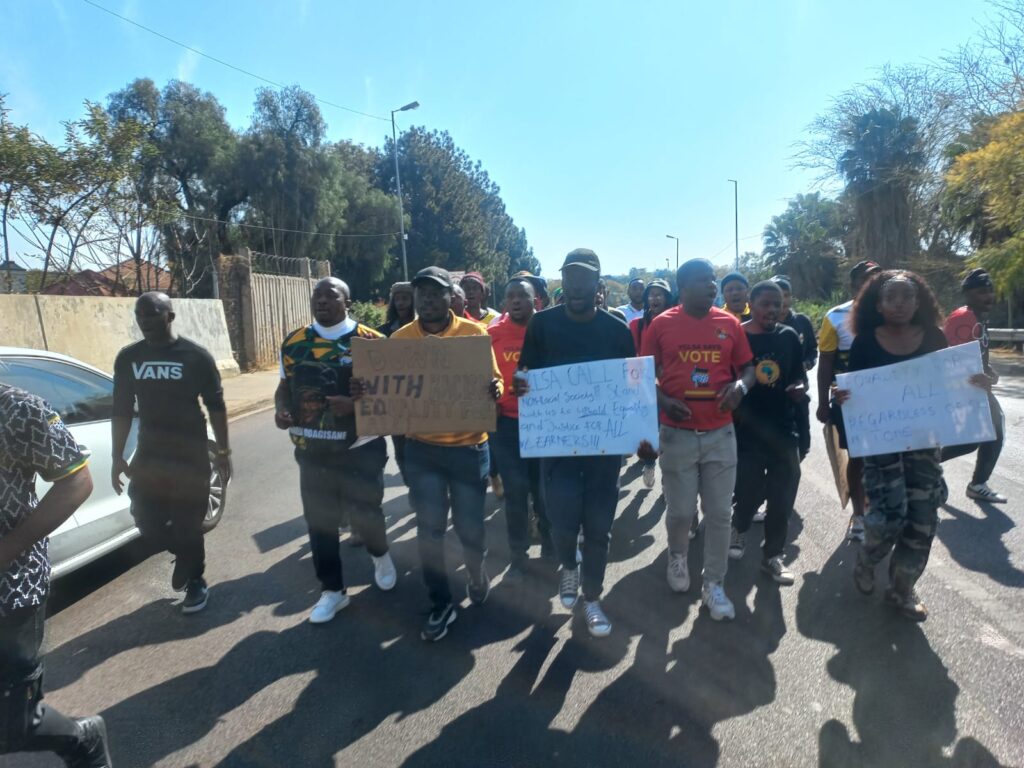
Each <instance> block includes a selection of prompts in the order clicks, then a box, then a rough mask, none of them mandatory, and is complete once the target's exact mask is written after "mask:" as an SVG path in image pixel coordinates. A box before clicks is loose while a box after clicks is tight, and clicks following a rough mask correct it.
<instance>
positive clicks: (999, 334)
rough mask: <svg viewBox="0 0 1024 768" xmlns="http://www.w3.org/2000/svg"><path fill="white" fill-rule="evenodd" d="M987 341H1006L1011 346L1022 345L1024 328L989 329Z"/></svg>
mask: <svg viewBox="0 0 1024 768" xmlns="http://www.w3.org/2000/svg"><path fill="white" fill-rule="evenodd" d="M988 338H989V341H1008V342H1011V343H1013V344H1021V343H1024V328H989V329H988Z"/></svg>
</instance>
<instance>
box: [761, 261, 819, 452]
mask: <svg viewBox="0 0 1024 768" xmlns="http://www.w3.org/2000/svg"><path fill="white" fill-rule="evenodd" d="M772 282H773V283H775V284H776V285H777V286H779V288H781V289H782V313H781V314H780V315H779V324H780V325H788V326H789V327H790V328H792V329H793V330H794V331H796V335H797V336H799V337H800V346H801V347H802V348H803V363H804V370H805V371H810V370H811V369H812V368H813V367H814V365H815V363H817V362H818V340H817V338H815V335H814V323H812V322H811V318H809V317H808V316H807V315H805V314H803V313H802V312H794V311H793V309H792V302H793V288H792V284H791V283H790V282H789V278H788V277H786V276H785V275H776V276H775V277H773V278H772ZM796 418H797V422H796V425H797V431H798V433H799V435H800V460H801V461H803V460H804V457H806V456H807V454H808V453H809V452H810V450H811V398H810V395H808V394H805V395H804V399H803V402H802V403H798V404H797V410H796Z"/></svg>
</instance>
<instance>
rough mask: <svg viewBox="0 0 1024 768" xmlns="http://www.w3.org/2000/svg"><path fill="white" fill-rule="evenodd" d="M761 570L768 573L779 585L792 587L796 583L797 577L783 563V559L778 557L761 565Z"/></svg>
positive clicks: (771, 558)
mask: <svg viewBox="0 0 1024 768" xmlns="http://www.w3.org/2000/svg"><path fill="white" fill-rule="evenodd" d="M761 570H762V571H764V572H765V573H767V574H768V575H769V576H771V577H772V579H774V580H775V582H776V583H778V584H785V585H787V586H788V585H790V584H792V583H793V582H794V581H796V576H794V575H793V572H792V571H791V570H789V568H787V567H786V565H785V563H783V562H782V558H781V557H779V556H778V555H776V556H775V557H770V558H768V559H767V560H765V561H764V562H762V563H761Z"/></svg>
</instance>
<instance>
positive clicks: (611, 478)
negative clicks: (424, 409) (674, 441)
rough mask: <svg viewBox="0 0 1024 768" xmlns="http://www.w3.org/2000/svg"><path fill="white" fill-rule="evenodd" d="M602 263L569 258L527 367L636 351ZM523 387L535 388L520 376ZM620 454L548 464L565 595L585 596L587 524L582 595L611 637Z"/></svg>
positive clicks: (592, 257) (532, 327)
mask: <svg viewBox="0 0 1024 768" xmlns="http://www.w3.org/2000/svg"><path fill="white" fill-rule="evenodd" d="M600 272H601V263H600V261H599V260H598V258H597V254H596V253H594V252H593V251H591V250H588V249H586V248H578V249H577V250H575V251H572V252H571V253H570V254H569V255H568V256H566V257H565V263H564V264H563V265H562V289H563V291H564V296H565V301H564V303H563V304H561V305H559V306H557V307H552V308H551V309H546V310H544V311H543V312H539V313H537V314H536V315H534V316H533V319H532V320H530V324H529V326H528V327H527V329H526V338H525V339H524V340H523V350H522V353H521V354H520V357H519V368H520V370H523V371H526V370H532V369H535V368H548V367H551V366H556V365H569V364H571V363H586V362H593V361H595V360H615V359H619V358H627V357H633V356H634V355H635V354H636V352H635V350H634V348H633V336H632V334H631V333H630V332H629V328H628V327H627V326H626V324H625V323H624V322H622V321H621V320H618V319H617V318H615V317H613V316H612V315H610V314H609V313H608V312H606V311H605V310H603V309H598V308H597V306H596V299H597V292H598V280H599V276H600ZM515 389H516V394H517V395H523V394H526V393H527V392H528V391H529V388H528V386H527V383H526V380H525V378H522V377H519V376H517V378H516V387H515ZM621 465H622V457H621V456H560V457H557V458H551V459H544V460H543V461H542V463H541V467H542V472H543V475H544V489H545V496H546V503H547V509H548V517H549V519H550V522H551V538H552V540H553V543H554V545H555V552H556V555H557V556H558V559H559V560H560V561H561V565H562V575H561V585H560V587H559V594H560V597H561V600H562V605H564V606H565V607H566V608H570V609H571V608H573V607H574V606H575V605H576V601H577V598H578V595H579V589H580V567H579V566H578V565H577V563H576V542H577V537H578V535H579V531H580V528H581V527H582V528H583V566H582V570H583V600H584V607H585V613H586V622H587V629H588V630H590V633H591V634H592V635H594V636H595V637H604V636H606V635H608V634H609V633H610V632H611V629H612V625H611V622H610V621H609V620H608V617H607V616H606V615H605V614H604V611H603V610H602V609H601V603H600V597H601V590H602V588H603V581H604V572H605V568H606V567H607V565H608V541H609V534H610V532H611V528H612V521H613V520H614V518H615V508H616V506H617V505H618V500H619V470H620V469H621Z"/></svg>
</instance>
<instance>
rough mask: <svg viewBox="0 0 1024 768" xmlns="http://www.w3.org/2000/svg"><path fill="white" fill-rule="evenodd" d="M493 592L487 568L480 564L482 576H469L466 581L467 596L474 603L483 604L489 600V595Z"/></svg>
mask: <svg viewBox="0 0 1024 768" xmlns="http://www.w3.org/2000/svg"><path fill="white" fill-rule="evenodd" d="M489 594H491V580H490V578H489V577H488V576H487V568H485V567H484V566H482V565H481V566H480V577H479V578H477V579H474V578H473V577H472V576H470V577H469V581H467V582H466V597H468V598H469V602H471V603H473V604H474V605H483V604H484V603H485V602H487V596H488V595H489Z"/></svg>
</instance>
